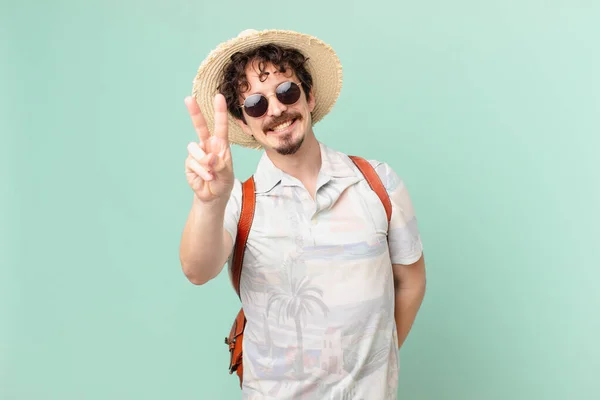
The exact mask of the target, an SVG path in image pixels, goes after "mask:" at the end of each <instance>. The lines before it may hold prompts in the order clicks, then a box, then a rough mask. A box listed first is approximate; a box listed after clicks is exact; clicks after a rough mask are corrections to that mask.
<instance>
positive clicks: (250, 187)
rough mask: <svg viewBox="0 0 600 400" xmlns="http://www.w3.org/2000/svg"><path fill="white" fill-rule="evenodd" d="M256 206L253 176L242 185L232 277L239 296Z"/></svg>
mask: <svg viewBox="0 0 600 400" xmlns="http://www.w3.org/2000/svg"><path fill="white" fill-rule="evenodd" d="M255 204H256V194H255V193H254V177H253V176H251V177H250V178H248V179H247V180H246V181H245V182H244V183H243V184H242V210H241V212H240V219H239V221H238V231H237V236H236V239H235V247H234V248H233V264H232V267H231V277H232V281H233V287H234V289H235V292H236V293H237V295H238V296H239V297H240V298H241V294H240V278H241V276H242V261H243V260H244V251H245V249H246V242H247V241H248V235H249V234H250V227H251V226H252V220H253V219H254V206H255Z"/></svg>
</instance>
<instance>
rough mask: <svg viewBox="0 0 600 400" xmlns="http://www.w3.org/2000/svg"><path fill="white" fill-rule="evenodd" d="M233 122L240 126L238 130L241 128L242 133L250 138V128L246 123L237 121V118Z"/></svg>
mask: <svg viewBox="0 0 600 400" xmlns="http://www.w3.org/2000/svg"><path fill="white" fill-rule="evenodd" d="M235 122H237V124H238V125H239V126H240V128H242V131H243V132H244V133H245V134H246V135H248V136H252V131H251V130H250V127H249V126H248V124H246V122H244V121H242V120H241V119H237V118H235Z"/></svg>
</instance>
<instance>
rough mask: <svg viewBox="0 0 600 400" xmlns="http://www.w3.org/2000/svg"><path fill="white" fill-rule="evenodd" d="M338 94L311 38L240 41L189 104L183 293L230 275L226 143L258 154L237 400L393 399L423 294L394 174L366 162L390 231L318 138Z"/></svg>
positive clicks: (346, 163) (408, 217) (376, 205)
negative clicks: (193, 136)
mask: <svg viewBox="0 0 600 400" xmlns="http://www.w3.org/2000/svg"><path fill="white" fill-rule="evenodd" d="M340 88H341V67H340V63H339V60H338V58H337V56H336V55H335V53H334V52H333V50H332V49H331V47H329V46H328V45H326V44H324V43H323V42H322V41H320V40H319V39H317V38H315V37H312V36H308V35H305V34H300V33H296V32H291V31H262V32H256V31H245V32H243V33H242V34H240V36H238V37H237V38H234V39H232V40H230V41H228V42H225V43H223V44H221V45H220V46H219V47H217V49H216V50H214V51H213V52H212V53H211V54H210V55H209V56H208V57H207V58H206V59H205V61H204V62H203V63H202V65H201V66H200V68H199V70H198V74H197V76H196V79H195V81H194V89H193V94H194V96H193V97H191V96H190V97H188V98H186V100H185V103H186V105H187V108H188V110H189V113H190V116H191V119H192V122H193V125H194V127H195V129H196V132H197V134H198V139H199V140H198V142H194V143H190V144H189V145H188V152H189V155H188V157H187V159H186V161H185V173H186V176H187V180H188V183H189V185H190V187H191V188H192V190H193V192H194V195H193V204H192V208H191V211H190V214H189V217H188V220H187V223H186V225H185V228H184V232H183V237H182V240H181V248H180V258H181V264H182V267H183V271H184V273H185V275H186V276H187V278H188V279H189V280H190V281H191V282H192V283H194V284H198V285H201V284H204V283H206V282H208V281H209V280H211V279H212V278H214V277H216V276H217V275H218V274H219V272H220V271H221V269H222V268H223V266H224V264H225V263H228V264H229V269H230V273H231V264H232V261H231V255H232V250H233V245H234V243H235V240H236V235H237V233H238V232H237V226H238V221H239V218H240V209H241V196H242V184H241V182H240V181H239V180H238V179H236V178H235V177H234V174H233V166H232V159H231V151H230V143H234V144H238V145H241V146H245V147H250V148H256V149H262V150H264V154H263V156H262V158H261V160H260V162H259V164H258V167H257V169H256V172H255V173H254V175H253V177H254V181H255V196H256V197H255V198H256V203H255V213H254V218H253V221H252V227H251V230H250V234H249V237H248V239H247V245H246V248H245V253H244V259H243V269H242V273H241V288H240V293H241V300H242V307H243V310H244V312H245V316H246V319H247V323H246V327H245V334H244V337H243V367H244V368H243V384H242V392H243V398H244V399H300V398H302V399H378V400H379V399H395V398H396V391H397V381H398V348H399V347H400V346H401V345H402V343H403V342H404V340H405V338H406V336H407V335H408V332H409V331H410V328H411V326H412V324H413V321H414V319H415V317H416V314H417V311H418V309H419V308H420V305H421V302H422V299H423V296H424V292H425V265H424V260H423V254H422V245H421V239H420V236H419V232H418V228H417V223H416V218H415V215H414V211H413V207H412V204H411V200H410V197H409V194H408V192H407V189H406V187H405V186H404V184H403V182H402V180H401V179H400V178H399V177H398V175H396V173H395V172H394V171H393V170H392V168H390V166H389V165H387V164H386V163H384V162H379V161H374V160H371V161H369V163H370V164H371V165H372V166H373V167H374V168H375V171H376V172H377V175H378V176H379V177H380V179H381V181H382V183H383V185H384V186H385V189H386V191H387V194H388V195H389V198H390V200H391V203H392V216H391V221H390V222H389V224H388V220H387V216H386V211H385V209H384V207H383V205H382V202H381V201H380V199H379V197H378V196H377V195H376V194H375V192H374V191H373V190H372V189H371V187H370V186H369V184H368V182H367V181H366V180H365V177H364V176H363V175H362V174H361V172H360V171H359V169H357V167H356V165H355V164H354V163H353V162H352V161H351V159H350V158H349V157H348V156H347V155H345V154H343V153H341V152H338V151H336V150H334V149H332V148H330V147H328V146H326V145H324V144H323V143H321V142H319V141H318V140H317V138H316V137H315V134H314V131H313V125H314V124H315V123H316V122H317V121H319V120H320V119H322V118H323V117H324V116H325V115H326V114H327V113H328V112H329V110H330V109H331V108H332V107H333V105H334V103H335V101H336V99H337V97H338V94H339V92H340ZM349 134H350V133H349Z"/></svg>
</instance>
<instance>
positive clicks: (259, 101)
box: [244, 94, 269, 118]
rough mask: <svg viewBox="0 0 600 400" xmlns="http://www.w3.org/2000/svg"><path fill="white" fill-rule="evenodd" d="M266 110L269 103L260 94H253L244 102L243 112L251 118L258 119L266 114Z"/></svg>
mask: <svg viewBox="0 0 600 400" xmlns="http://www.w3.org/2000/svg"><path fill="white" fill-rule="evenodd" d="M267 108H269V102H268V101H267V98H266V97H265V96H262V95H260V94H253V95H252V96H248V97H247V98H246V100H244V110H246V114H248V115H249V116H251V117H253V118H258V117H260V116H261V115H263V114H264V113H266V112H267Z"/></svg>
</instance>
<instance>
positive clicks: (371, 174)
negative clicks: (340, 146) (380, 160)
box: [348, 156, 392, 223]
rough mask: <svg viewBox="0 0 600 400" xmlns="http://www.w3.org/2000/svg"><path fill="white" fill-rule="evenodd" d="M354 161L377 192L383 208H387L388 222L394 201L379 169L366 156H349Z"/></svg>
mask: <svg viewBox="0 0 600 400" xmlns="http://www.w3.org/2000/svg"><path fill="white" fill-rule="evenodd" d="M348 157H350V159H351V160H352V161H353V162H354V164H355V165H356V166H357V167H358V169H359V170H360V172H361V173H362V174H363V176H364V177H365V179H366V180H367V183H368V184H369V186H371V189H373V191H374V192H375V193H376V194H377V196H378V197H379V200H381V203H382V204H383V208H385V214H386V215H387V220H388V223H389V222H390V220H391V219H392V202H391V201H390V196H389V195H388V192H387V190H385V186H383V183H382V182H381V179H380V178H379V175H378V174H377V171H375V168H373V166H372V165H371V163H370V162H368V161H367V160H365V159H364V158H361V157H358V156H348Z"/></svg>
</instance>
